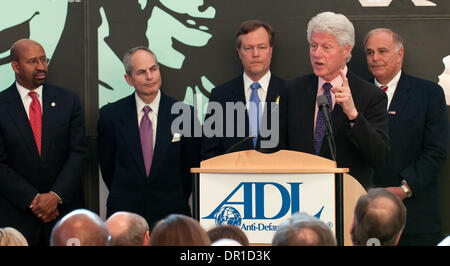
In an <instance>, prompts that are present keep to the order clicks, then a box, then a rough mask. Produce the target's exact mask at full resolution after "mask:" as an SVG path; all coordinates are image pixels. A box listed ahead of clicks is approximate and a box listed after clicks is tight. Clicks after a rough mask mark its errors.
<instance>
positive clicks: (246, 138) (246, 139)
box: [225, 136, 256, 153]
mask: <svg viewBox="0 0 450 266" xmlns="http://www.w3.org/2000/svg"><path fill="white" fill-rule="evenodd" d="M254 138H256V136H247V137H245V138H243V139H241V140H240V141H238V142H237V143H236V144H234V145H233V146H231V147H230V148H229V149H228V150H226V151H225V153H230V152H232V151H234V150H235V149H236V148H237V147H239V146H240V145H241V144H242V143H245V142H247V141H249V140H253V139H254ZM252 146H253V143H252Z"/></svg>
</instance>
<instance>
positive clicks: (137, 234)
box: [111, 212, 149, 246]
mask: <svg viewBox="0 0 450 266" xmlns="http://www.w3.org/2000/svg"><path fill="white" fill-rule="evenodd" d="M125 213H127V218H128V220H127V223H128V224H127V226H128V228H127V229H126V230H125V231H123V232H122V233H121V234H119V235H114V236H111V246H142V244H143V243H144V238H145V233H146V232H147V231H149V226H148V223H147V221H146V220H145V219H144V218H143V217H142V216H140V215H138V214H135V213H129V212H125Z"/></svg>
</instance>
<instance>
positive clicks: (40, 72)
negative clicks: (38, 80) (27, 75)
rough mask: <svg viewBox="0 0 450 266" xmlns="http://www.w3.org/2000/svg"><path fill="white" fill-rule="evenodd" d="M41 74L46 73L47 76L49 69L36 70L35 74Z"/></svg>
mask: <svg viewBox="0 0 450 266" xmlns="http://www.w3.org/2000/svg"><path fill="white" fill-rule="evenodd" d="M39 74H45V76H47V71H45V70H38V71H36V72H34V75H33V76H37V75H39Z"/></svg>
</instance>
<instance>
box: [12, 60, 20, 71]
mask: <svg viewBox="0 0 450 266" xmlns="http://www.w3.org/2000/svg"><path fill="white" fill-rule="evenodd" d="M11 67H12V69H13V70H14V72H16V74H19V73H20V66H19V63H17V61H14V60H13V61H12V62H11Z"/></svg>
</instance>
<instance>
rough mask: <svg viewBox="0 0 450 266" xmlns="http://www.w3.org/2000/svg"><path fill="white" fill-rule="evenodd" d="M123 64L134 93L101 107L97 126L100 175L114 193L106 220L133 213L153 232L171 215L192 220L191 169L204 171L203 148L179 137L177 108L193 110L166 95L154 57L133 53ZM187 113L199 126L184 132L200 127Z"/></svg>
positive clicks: (186, 136) (195, 141)
mask: <svg viewBox="0 0 450 266" xmlns="http://www.w3.org/2000/svg"><path fill="white" fill-rule="evenodd" d="M123 63H124V66H125V70H126V74H125V79H126V81H127V83H128V84H129V85H130V86H133V87H134V88H135V93H133V94H132V95H130V96H128V97H125V98H123V99H121V100H119V101H117V102H115V103H111V104H107V105H105V106H104V107H102V108H101V109H100V118H99V122H98V154H99V162H100V169H101V172H102V177H103V180H104V181H105V184H106V186H107V187H108V189H109V196H108V200H107V216H108V217H109V216H111V215H112V214H114V213H115V212H117V211H128V212H134V213H137V214H139V215H141V216H142V217H144V218H145V219H146V220H147V222H148V224H149V226H150V228H151V227H153V225H154V224H155V223H156V222H157V221H159V220H160V219H162V218H164V217H165V216H167V215H169V214H172V213H179V214H185V215H190V208H189V204H188V199H189V195H190V193H191V189H192V188H191V184H192V182H191V181H192V178H191V174H190V168H191V167H196V166H198V165H199V162H200V145H201V143H200V138H194V137H193V136H192V135H191V136H189V133H188V134H182V133H181V132H178V131H176V132H174V130H176V126H174V125H173V124H176V121H174V120H175V119H176V118H177V117H178V116H177V115H176V114H172V112H171V109H172V106H173V105H174V104H177V105H183V106H185V107H188V106H187V105H185V104H182V103H177V101H176V100H175V99H172V98H170V97H169V96H167V95H165V94H164V93H163V92H162V91H161V89H160V88H161V83H162V81H161V74H160V71H159V65H158V62H157V59H156V56H155V55H154V54H153V52H152V51H150V50H149V49H148V48H145V47H136V48H133V49H131V50H129V51H128V52H127V53H126V54H125V56H124V58H123ZM187 111H188V113H183V114H182V115H183V116H185V115H187V116H188V117H187V119H186V120H189V122H191V123H192V124H195V125H192V124H191V125H187V124H184V125H183V127H190V128H191V129H193V127H192V126H197V127H200V125H199V123H198V122H197V123H195V122H196V121H197V120H196V119H194V117H195V116H194V113H193V111H192V108H189V107H188V108H187ZM189 113H190V114H189ZM199 131H200V130H199ZM200 136H201V134H200Z"/></svg>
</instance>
